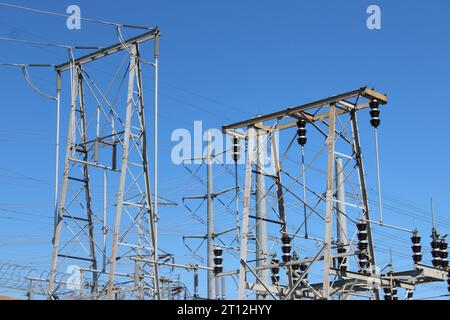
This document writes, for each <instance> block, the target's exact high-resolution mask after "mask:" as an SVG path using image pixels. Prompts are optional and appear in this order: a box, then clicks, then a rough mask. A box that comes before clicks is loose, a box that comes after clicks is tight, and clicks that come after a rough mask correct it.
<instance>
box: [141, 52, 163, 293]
mask: <svg viewBox="0 0 450 320" xmlns="http://www.w3.org/2000/svg"><path fill="white" fill-rule="evenodd" d="M135 49H136V54H137V62H136V63H137V79H138V90H139V109H140V112H139V121H140V123H141V127H142V156H143V163H142V165H143V169H144V179H145V195H146V197H147V199H146V200H147V205H148V214H149V217H148V219H149V229H150V233H151V234H150V239H151V241H152V251H153V260H154V261H158V259H159V257H158V238H157V236H158V234H157V216H156V210H155V208H156V206H157V204H156V202H157V195H156V194H155V200H154V201H155V205H153V203H152V191H151V186H150V178H149V169H148V168H149V165H148V154H147V130H146V124H145V123H146V122H145V107H144V88H143V81H142V71H141V63H140V60H139V58H140V53H139V45H138V44H136V46H135ZM157 51H158V49H156V51H155V52H157ZM155 56H157V54H155ZM157 80H158V79H155V81H157ZM155 94H156V93H155ZM153 276H154V279H155V280H154V281H155V288H154V289H155V291H156V294H155V296H156V298H157V299H158V300H160V299H161V295H160V292H159V291H160V284H159V265H158V264H157V263H155V264H153Z"/></svg>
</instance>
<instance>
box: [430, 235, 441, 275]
mask: <svg viewBox="0 0 450 320" xmlns="http://www.w3.org/2000/svg"><path fill="white" fill-rule="evenodd" d="M431 256H432V257H433V259H432V260H431V262H432V263H433V266H434V267H435V268H438V267H440V266H441V250H440V242H439V239H438V238H437V237H436V236H434V234H433V241H431Z"/></svg>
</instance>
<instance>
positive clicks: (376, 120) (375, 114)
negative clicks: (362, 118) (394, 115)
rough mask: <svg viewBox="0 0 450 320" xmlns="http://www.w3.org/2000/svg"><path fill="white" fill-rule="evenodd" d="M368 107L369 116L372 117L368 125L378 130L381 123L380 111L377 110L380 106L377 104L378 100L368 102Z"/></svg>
mask: <svg viewBox="0 0 450 320" xmlns="http://www.w3.org/2000/svg"><path fill="white" fill-rule="evenodd" d="M369 106H370V116H371V117H372V119H370V124H371V125H372V126H373V127H374V128H378V126H379V125H380V123H381V120H380V109H378V107H379V106H380V103H379V102H378V100H376V99H374V100H372V101H370V103H369Z"/></svg>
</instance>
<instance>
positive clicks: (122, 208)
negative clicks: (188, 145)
mask: <svg viewBox="0 0 450 320" xmlns="http://www.w3.org/2000/svg"><path fill="white" fill-rule="evenodd" d="M158 39H159V30H158V29H153V30H151V31H150V32H147V33H145V34H143V35H141V36H138V37H135V38H132V39H129V40H127V41H121V42H120V43H119V44H116V45H113V46H111V47H108V48H106V49H103V50H100V51H98V52H95V53H93V54H89V55H87V56H84V57H81V58H78V59H71V61H69V62H68V63H65V64H63V65H60V66H57V67H56V71H57V80H58V100H57V101H58V110H59V105H60V103H61V80H62V73H64V72H66V71H69V72H70V87H71V92H70V98H71V103H70V119H69V125H68V136H67V137H68V138H67V145H66V153H65V162H64V163H65V164H64V171H63V173H62V185H61V188H60V196H59V204H58V207H57V212H56V221H55V230H54V239H53V257H52V263H51V270H50V279H49V294H50V295H52V296H56V295H57V294H58V287H57V286H56V285H55V273H56V271H57V269H58V266H59V265H62V264H63V262H62V261H63V260H64V262H66V261H67V262H68V261H73V263H74V264H76V265H78V266H80V268H81V275H82V279H83V283H85V282H88V283H89V284H90V290H91V294H92V296H93V297H96V298H105V297H107V298H109V299H113V298H115V297H117V296H118V295H131V297H134V298H137V299H143V298H145V297H147V298H159V297H160V288H159V275H158V266H157V264H154V265H152V264H150V263H146V262H142V260H136V259H153V260H158V258H159V255H158V249H157V248H158V245H157V231H156V223H157V213H156V212H155V200H154V199H152V197H153V196H152V188H151V184H150V168H149V160H148V150H147V143H148V141H147V139H148V136H149V134H148V131H147V127H146V119H145V105H144V87H143V71H142V64H143V63H146V64H149V65H150V66H151V67H153V68H154V71H155V75H154V76H155V79H154V82H155V93H154V94H155V109H156V108H157V101H158V100H157V82H158V79H157V78H158V56H159V53H158V50H159V49H158V41H159V40H158ZM148 41H152V42H153V45H154V61H152V62H147V61H146V60H144V59H143V58H141V54H140V45H141V44H142V43H144V42H148ZM120 52H122V53H125V59H124V61H123V64H122V65H124V66H126V70H125V71H124V74H123V77H122V81H123V84H124V85H123V86H122V85H120V86H119V87H118V93H117V95H116V98H117V99H115V101H111V100H108V98H107V92H105V91H102V90H101V89H100V88H101V85H99V84H97V83H96V82H95V81H94V79H93V78H92V77H90V75H89V74H88V73H87V72H86V68H87V64H90V63H93V62H94V61H97V60H100V59H102V58H104V57H107V56H110V55H113V54H118V53H120ZM127 60H128V61H127ZM122 65H121V66H120V67H119V70H118V71H117V73H116V76H115V78H114V79H113V82H114V81H115V80H116V79H117V77H118V74H119V71H120V70H121V68H122ZM124 90H126V91H125V92H121V91H124ZM121 94H122V96H121ZM120 98H126V100H120ZM111 193H112V195H111ZM130 265H131V266H134V267H132V268H134V270H131V269H130Z"/></svg>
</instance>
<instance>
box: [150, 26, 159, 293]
mask: <svg viewBox="0 0 450 320" xmlns="http://www.w3.org/2000/svg"><path fill="white" fill-rule="evenodd" d="M153 45H154V57H155V62H154V68H155V96H154V97H155V110H154V111H155V115H154V117H155V119H154V122H155V123H154V124H155V127H154V164H153V165H154V167H153V177H154V181H153V186H154V193H155V197H154V199H155V200H154V206H153V212H152V215H153V217H152V221H151V224H152V226H153V230H152V242H153V248H154V249H153V255H154V257H153V258H154V259H155V261H158V259H159V258H158V219H159V211H158V205H159V204H158V196H159V189H158V149H159V148H158V141H159V136H158V134H159V127H158V121H159V31H158V32H157V33H156V34H155V39H154V43H153ZM158 268H159V266H158V264H154V269H153V270H154V275H155V289H156V298H157V299H158V300H159V299H161V296H160V293H159V290H160V289H159V270H158Z"/></svg>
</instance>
